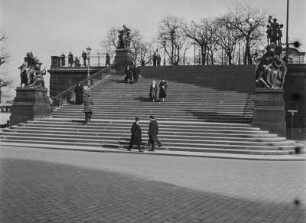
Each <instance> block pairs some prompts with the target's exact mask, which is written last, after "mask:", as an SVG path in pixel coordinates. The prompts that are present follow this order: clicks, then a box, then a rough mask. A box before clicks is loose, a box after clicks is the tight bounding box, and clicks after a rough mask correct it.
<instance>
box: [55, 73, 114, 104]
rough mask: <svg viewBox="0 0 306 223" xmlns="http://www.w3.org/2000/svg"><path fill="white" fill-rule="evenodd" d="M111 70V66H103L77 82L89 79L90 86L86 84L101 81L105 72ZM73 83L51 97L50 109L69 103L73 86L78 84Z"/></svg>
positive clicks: (84, 82)
mask: <svg viewBox="0 0 306 223" xmlns="http://www.w3.org/2000/svg"><path fill="white" fill-rule="evenodd" d="M110 72H111V68H110V67H105V68H103V69H102V70H100V71H98V72H96V73H94V74H93V75H91V76H90V77H89V78H86V79H84V80H82V81H80V82H78V84H79V83H80V84H81V85H84V86H85V85H86V86H87V83H88V82H89V81H90V86H88V88H89V89H90V88H92V87H93V86H94V85H96V84H97V83H98V82H100V81H102V80H103V79H104V78H105V74H108V73H110ZM78 84H75V85H73V86H72V87H70V88H68V89H67V90H65V91H63V92H62V93H60V94H58V95H56V96H54V97H51V100H52V103H51V106H52V110H54V108H56V107H60V106H62V105H65V104H69V103H70V99H71V95H72V94H73V93H74V89H75V87H76V86H77V85H78Z"/></svg>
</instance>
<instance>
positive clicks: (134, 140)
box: [128, 117, 143, 152]
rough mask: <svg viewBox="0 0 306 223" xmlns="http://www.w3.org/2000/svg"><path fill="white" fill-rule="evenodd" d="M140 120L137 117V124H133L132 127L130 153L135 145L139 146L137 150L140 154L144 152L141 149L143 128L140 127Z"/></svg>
mask: <svg viewBox="0 0 306 223" xmlns="http://www.w3.org/2000/svg"><path fill="white" fill-rule="evenodd" d="M139 122H140V119H139V118H138V117H135V122H134V123H133V125H132V127H131V133H132V134H131V141H130V145H129V148H128V151H131V149H132V147H133V145H137V148H138V150H139V152H143V150H142V149H141V148H140V144H141V128H140V125H139Z"/></svg>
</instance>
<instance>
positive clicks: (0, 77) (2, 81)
mask: <svg viewBox="0 0 306 223" xmlns="http://www.w3.org/2000/svg"><path fill="white" fill-rule="evenodd" d="M6 38H7V37H6V35H5V34H3V33H2V32H0V103H1V101H2V100H1V98H2V87H5V86H10V85H11V84H12V80H10V79H9V77H8V73H7V71H6V70H5V69H4V68H3V66H4V64H5V63H6V62H7V60H8V58H9V55H8V53H7V51H6V50H5V47H4V42H5V40H6Z"/></svg>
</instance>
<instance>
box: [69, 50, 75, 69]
mask: <svg viewBox="0 0 306 223" xmlns="http://www.w3.org/2000/svg"><path fill="white" fill-rule="evenodd" d="M73 63H74V59H73V54H72V53H71V52H69V54H68V64H69V66H70V67H72V65H73Z"/></svg>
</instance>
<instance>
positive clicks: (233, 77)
mask: <svg viewBox="0 0 306 223" xmlns="http://www.w3.org/2000/svg"><path fill="white" fill-rule="evenodd" d="M287 68H288V72H287V75H286V83H285V86H284V90H285V102H286V110H288V109H291V108H295V107H297V108H298V113H297V114H295V115H294V117H293V128H294V138H295V139H306V65H297V64H289V65H288V67H287ZM140 73H141V75H142V76H145V77H150V78H156V80H157V81H159V80H161V79H166V80H173V81H178V82H185V83H191V84H196V85H199V86H204V87H213V88H216V89H219V90H223V91H238V92H244V93H249V94H255V66H235V65H233V66H221V65H214V66H161V67H141V72H140ZM286 126H287V128H291V114H290V113H288V112H286ZM290 131H291V130H290ZM290 131H288V136H289V137H291V133H290Z"/></svg>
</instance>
